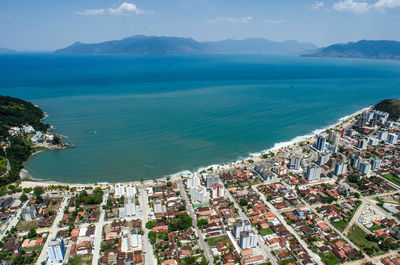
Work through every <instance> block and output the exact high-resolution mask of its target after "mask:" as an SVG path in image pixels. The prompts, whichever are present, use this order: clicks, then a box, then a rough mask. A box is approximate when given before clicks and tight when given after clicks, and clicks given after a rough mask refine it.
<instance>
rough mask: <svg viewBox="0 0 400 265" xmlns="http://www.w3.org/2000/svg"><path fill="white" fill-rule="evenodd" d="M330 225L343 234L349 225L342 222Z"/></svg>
mask: <svg viewBox="0 0 400 265" xmlns="http://www.w3.org/2000/svg"><path fill="white" fill-rule="evenodd" d="M332 224H333V225H334V226H335V227H336V228H337V229H338V230H339V231H341V232H343V230H344V229H345V228H346V227H347V225H348V224H349V223H348V222H346V221H344V220H340V221H337V222H332Z"/></svg>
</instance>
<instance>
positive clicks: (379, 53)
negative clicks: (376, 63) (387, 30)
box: [303, 40, 400, 60]
mask: <svg viewBox="0 0 400 265" xmlns="http://www.w3.org/2000/svg"><path fill="white" fill-rule="evenodd" d="M303 56H310V57H338V58H366V59H392V60H400V42H398V41H389V40H361V41H358V42H349V43H347V44H334V45H331V46H328V47H325V48H320V49H317V50H314V51H311V52H308V53H305V54H303Z"/></svg>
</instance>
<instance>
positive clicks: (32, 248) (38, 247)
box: [23, 246, 43, 253]
mask: <svg viewBox="0 0 400 265" xmlns="http://www.w3.org/2000/svg"><path fill="white" fill-rule="evenodd" d="M42 248H43V246H34V247H29V248H23V250H24V251H25V252H27V253H29V252H32V251H41V250H42Z"/></svg>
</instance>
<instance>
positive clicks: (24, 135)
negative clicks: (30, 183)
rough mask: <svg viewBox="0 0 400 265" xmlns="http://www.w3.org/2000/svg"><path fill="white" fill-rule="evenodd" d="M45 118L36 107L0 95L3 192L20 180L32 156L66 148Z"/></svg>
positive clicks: (0, 164) (0, 186)
mask: <svg viewBox="0 0 400 265" xmlns="http://www.w3.org/2000/svg"><path fill="white" fill-rule="evenodd" d="M44 118H45V113H44V112H43V111H42V110H41V109H40V108H38V107H36V106H35V105H33V104H32V103H30V102H27V101H25V100H22V99H18V98H13V97H6V96H1V95H0V189H4V187H5V186H6V185H8V184H11V183H13V182H15V181H18V180H19V174H20V171H21V169H22V168H23V164H24V162H25V161H26V160H27V159H28V158H29V156H30V155H31V154H33V153H35V152H38V151H41V150H46V149H54V148H60V147H63V143H62V141H61V140H60V137H59V136H58V135H54V134H50V133H49V132H48V131H49V129H50V125H49V124H46V123H43V121H42V120H43V119H44ZM2 191H3V190H1V191H0V193H2Z"/></svg>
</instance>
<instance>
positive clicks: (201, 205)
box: [193, 202, 211, 209]
mask: <svg viewBox="0 0 400 265" xmlns="http://www.w3.org/2000/svg"><path fill="white" fill-rule="evenodd" d="M210 205H211V203H209V202H205V203H198V204H193V208H195V209H196V208H199V207H205V206H210Z"/></svg>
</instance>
